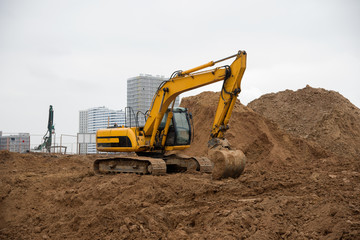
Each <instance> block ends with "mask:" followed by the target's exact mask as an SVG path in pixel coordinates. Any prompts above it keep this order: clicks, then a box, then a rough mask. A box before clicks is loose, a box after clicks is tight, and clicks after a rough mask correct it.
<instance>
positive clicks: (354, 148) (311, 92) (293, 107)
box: [248, 86, 360, 159]
mask: <svg viewBox="0 0 360 240" xmlns="http://www.w3.org/2000/svg"><path fill="white" fill-rule="evenodd" d="M248 106H249V107H250V108H252V109H253V110H254V111H256V112H257V113H259V114H261V115H263V116H265V117H266V118H268V119H270V120H272V121H274V122H275V123H277V124H278V125H279V126H280V127H281V128H282V129H284V130H285V131H287V132H288V133H290V134H292V135H293V136H297V137H301V138H303V139H307V140H310V141H312V142H316V143H318V144H319V145H320V146H322V147H323V148H324V149H327V150H328V151H330V152H332V153H335V154H337V155H340V156H342V157H349V158H357V159H360V109H359V108H357V107H356V106H354V105H353V104H352V103H351V102H349V100H347V99H346V98H344V97H343V96H342V95H340V94H339V93H337V92H334V91H328V90H325V89H322V88H312V87H310V86H306V87H305V88H303V89H300V90H297V91H292V90H286V91H282V92H278V93H271V94H266V95H263V96H261V97H260V98H259V99H256V100H254V101H252V102H251V103H249V104H248Z"/></svg>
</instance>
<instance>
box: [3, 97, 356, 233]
mask: <svg viewBox="0 0 360 240" xmlns="http://www.w3.org/2000/svg"><path fill="white" fill-rule="evenodd" d="M217 100H218V95H217V94H215V93H211V92H205V93H202V94H200V95H197V96H194V97H189V98H185V99H183V101H182V106H186V107H189V108H190V110H191V111H192V113H193V119H194V125H195V129H196V131H195V137H194V142H193V143H192V146H191V148H190V149H188V150H186V151H185V152H186V154H188V155H198V156H201V155H206V154H207V148H206V143H207V140H208V136H209V132H210V128H211V124H212V118H213V115H214V113H215V111H214V109H215V106H216V104H217ZM300 100H301V99H300ZM352 110H354V109H351V108H350V109H349V111H348V112H350V113H347V114H349V115H352V114H353V112H352ZM354 111H357V109H355V110H354ZM354 124H356V123H354ZM229 126H230V130H229V131H228V132H227V133H226V137H227V139H228V140H229V141H230V143H231V144H232V146H233V147H235V148H237V149H241V150H243V151H244V153H245V154H246V155H247V159H248V161H247V165H246V167H245V171H244V173H243V175H242V176H241V177H240V178H238V179H223V180H212V179H211V175H208V174H200V173H199V174H196V173H182V174H179V173H177V174H169V175H166V176H149V175H143V176H141V175H132V174H120V175H95V174H94V173H93V170H92V162H93V161H94V159H95V158H96V156H77V155H73V156H63V155H48V154H35V153H28V154H17V153H9V152H7V151H1V152H0V239H220V238H223V239H360V198H359V197H360V162H359V161H358V159H356V158H354V157H353V156H352V155H351V154H352V153H350V152H348V153H349V154H348V155H346V156H345V157H340V155H339V154H336V153H334V151H335V150H334V149H329V148H328V147H327V146H326V145H324V144H323V143H322V142H319V141H309V140H308V139H307V138H304V137H302V136H300V135H296V134H289V133H288V132H287V131H285V130H283V128H282V127H279V125H278V124H277V123H276V122H275V121H271V120H268V119H267V118H265V117H263V116H262V115H259V114H258V113H256V112H254V111H253V110H252V109H250V108H248V107H245V106H243V105H241V104H240V103H237V104H236V106H235V109H234V112H233V115H232V117H231V120H230V123H229ZM345 129H346V128H345ZM354 130H356V129H355V128H354ZM319 131H321V130H319ZM353 134H354V135H355V134H358V132H357V133H355V132H354V133H353ZM341 154H346V152H344V153H341Z"/></svg>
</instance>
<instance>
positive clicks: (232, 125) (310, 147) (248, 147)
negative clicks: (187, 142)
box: [181, 92, 329, 169]
mask: <svg viewBox="0 0 360 240" xmlns="http://www.w3.org/2000/svg"><path fill="white" fill-rule="evenodd" d="M218 100H219V93H215V92H203V93H201V94H199V95H197V96H194V97H188V98H183V99H182V102H181V106H182V107H186V108H188V109H189V111H190V112H191V113H192V115H193V125H194V129H195V136H194V139H193V142H192V143H191V147H190V148H189V149H187V150H185V152H184V153H185V154H187V155H190V156H192V155H194V156H204V155H207V151H208V148H207V142H208V140H209V137H210V131H211V127H212V124H213V119H214V117H215V112H216V108H217V102H218ZM228 125H229V130H228V131H227V132H226V133H225V138H226V139H227V140H228V141H229V142H230V144H231V146H232V147H233V148H234V149H240V150H242V151H243V152H244V153H245V155H246V157H247V159H248V161H249V162H250V164H256V166H257V167H258V169H271V168H273V167H276V166H283V165H286V164H290V165H294V164H303V161H304V160H314V159H322V158H326V157H328V156H329V153H327V152H326V151H325V150H324V149H323V148H321V147H320V146H319V145H317V144H316V143H309V142H307V141H305V140H303V139H301V138H299V137H296V136H291V135H289V134H287V132H285V131H283V130H282V129H280V128H279V126H278V125H277V124H276V123H274V122H272V121H270V120H268V119H267V118H265V117H263V116H262V115H260V114H258V113H256V112H254V111H253V110H252V109H251V108H248V107H246V106H244V105H242V104H241V103H240V102H239V101H238V100H237V102H236V104H235V106H234V110H233V112H232V115H231V118H230V121H229V124H228Z"/></svg>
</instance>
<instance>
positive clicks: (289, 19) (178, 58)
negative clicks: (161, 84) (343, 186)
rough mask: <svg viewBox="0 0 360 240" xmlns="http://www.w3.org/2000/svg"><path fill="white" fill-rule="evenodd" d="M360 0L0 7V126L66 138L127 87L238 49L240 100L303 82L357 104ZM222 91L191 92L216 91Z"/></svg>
mask: <svg viewBox="0 0 360 240" xmlns="http://www.w3.org/2000/svg"><path fill="white" fill-rule="evenodd" d="M359 13H360V1H356V0H353V1H351V0H338V1H331V0H324V1H316V0H299V1H286V0H284V1H266V0H263V1H255V0H248V1H240V0H239V1H235V0H234V1H230V0H222V1H213V0H206V1H196V0H191V1H190V0H189V1H188V0H182V1H170V0H158V1H150V0H147V1H146V0H138V1H135V0H131V1H120V0H119V1H106V0H103V1H100V0H99V1H89V0H86V1H85V0H83V1H80V0H79V1H64V0H58V1H55V0H53V1H50V0H48V1H40V0H31V1H25V0H24V1H21V0H0V130H2V131H3V132H5V133H16V132H29V133H30V134H44V133H45V132H46V127H47V119H48V109H49V105H53V106H54V112H55V113H54V123H55V129H56V132H57V134H58V135H59V134H76V133H77V131H78V120H79V110H83V109H87V108H90V107H96V106H106V107H109V108H112V109H123V108H124V107H125V106H126V80H127V79H128V78H130V77H133V76H137V75H138V74H140V73H147V74H152V75H164V76H166V77H169V76H170V75H171V73H172V72H173V71H175V70H179V69H182V70H186V69H189V68H192V67H195V66H198V65H201V64H203V63H206V62H209V61H211V60H218V59H221V58H223V57H226V56H229V55H232V54H235V53H236V52H237V51H238V50H246V51H247V53H248V63H247V70H246V72H245V75H244V78H243V82H242V93H241V96H240V100H241V101H242V102H243V103H245V104H247V103H248V102H249V101H251V100H253V99H255V98H257V97H259V96H260V95H262V94H265V93H269V92H278V91H282V90H285V89H293V90H296V89H299V88H303V87H305V86H306V84H309V85H310V86H312V87H322V88H325V89H328V90H335V91H338V92H340V93H341V94H342V95H344V96H345V97H346V98H348V99H349V100H350V101H351V102H352V103H354V104H355V105H357V106H358V107H359V106H360V93H359V90H360V83H359V80H360V79H359V76H360V44H359V43H360V14H359ZM220 87H221V84H214V85H211V86H209V87H206V88H205V89H201V90H194V91H191V92H189V93H187V94H183V95H182V96H189V95H194V94H197V93H199V92H201V91H203V90H212V91H219V90H220Z"/></svg>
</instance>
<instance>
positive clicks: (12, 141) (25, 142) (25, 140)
mask: <svg viewBox="0 0 360 240" xmlns="http://www.w3.org/2000/svg"><path fill="white" fill-rule="evenodd" d="M0 150H8V151H10V152H19V153H25V152H29V151H30V134H29V133H19V134H18V135H7V136H3V135H2V132H1V131H0Z"/></svg>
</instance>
